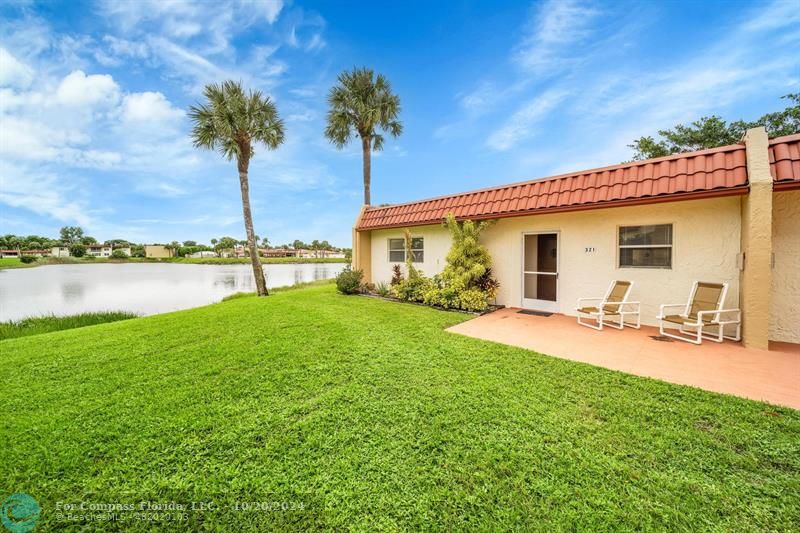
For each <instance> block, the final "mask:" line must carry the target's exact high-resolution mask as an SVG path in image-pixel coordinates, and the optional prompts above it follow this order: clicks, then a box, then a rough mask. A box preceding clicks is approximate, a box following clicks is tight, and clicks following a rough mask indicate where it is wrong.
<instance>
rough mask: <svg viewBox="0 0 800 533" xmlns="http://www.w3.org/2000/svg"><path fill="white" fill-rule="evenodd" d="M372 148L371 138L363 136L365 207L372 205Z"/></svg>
mask: <svg viewBox="0 0 800 533" xmlns="http://www.w3.org/2000/svg"><path fill="white" fill-rule="evenodd" d="M371 148H372V147H371V146H370V138H369V136H368V135H363V136H362V137H361V150H362V151H363V156H364V205H369V204H370V198H369V196H370V194H369V192H370V191H369V184H370V181H371V179H372V176H371V172H372V161H371V160H370V157H371V154H370V152H371Z"/></svg>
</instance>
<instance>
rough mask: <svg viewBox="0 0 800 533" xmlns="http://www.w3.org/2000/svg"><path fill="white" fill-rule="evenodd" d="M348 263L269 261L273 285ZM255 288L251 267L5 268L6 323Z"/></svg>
mask: <svg viewBox="0 0 800 533" xmlns="http://www.w3.org/2000/svg"><path fill="white" fill-rule="evenodd" d="M344 267H345V263H319V264H310V263H309V264H280V265H264V273H265V274H266V276H267V286H268V287H281V286H285V285H294V284H296V283H302V282H306V281H315V280H321V279H329V278H333V277H334V276H336V275H337V274H338V273H339V272H341V270H342V269H343V268H344ZM235 292H255V282H254V281H253V270H252V267H251V266H250V265H249V264H247V265H181V264H152V263H117V264H108V263H106V264H97V265H47V266H41V267H35V268H19V269H7V270H0V321H6V320H18V319H20V318H25V317H29V316H41V315H49V314H54V315H73V314H78V313H84V312H88V311H130V312H133V313H138V314H141V315H154V314H158V313H166V312H169V311H177V310H179V309H188V308H191V307H198V306H201V305H207V304H210V303H214V302H219V301H220V300H222V298H223V297H224V296H227V295H229V294H233V293H235Z"/></svg>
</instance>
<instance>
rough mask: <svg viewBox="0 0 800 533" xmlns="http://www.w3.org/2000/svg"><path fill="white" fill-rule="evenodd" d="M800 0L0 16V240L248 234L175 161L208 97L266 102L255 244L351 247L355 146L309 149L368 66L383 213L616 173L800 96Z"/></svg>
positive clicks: (196, 171)
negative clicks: (698, 130)
mask: <svg viewBox="0 0 800 533" xmlns="http://www.w3.org/2000/svg"><path fill="white" fill-rule="evenodd" d="M798 49H800V9H798V8H797V2H796V0H795V1H788V2H780V1H775V2H732V1H726V2H694V1H692V2H680V1H671V2H624V1H622V2H608V3H595V2H583V1H580V0H558V1H556V0H548V1H543V2H516V3H515V2H467V1H464V2H458V1H447V2H391V3H389V2H368V3H362V4H359V3H356V2H344V1H342V2H339V1H336V2H334V1H328V2H299V1H298V2H286V1H284V2H281V1H280V0H272V1H266V0H215V1H214V2H211V1H204V2H194V3H189V2H181V1H161V0H138V1H133V0H126V1H121V0H115V1H99V2H45V3H36V2H24V1H23V2H19V1H17V2H14V1H12V2H10V3H9V2H5V3H3V4H2V5H1V6H0V226H2V227H1V228H0V233H16V234H44V235H53V236H55V235H56V234H57V232H58V229H59V228H60V227H61V226H63V225H67V224H69V225H74V224H78V225H81V226H83V227H84V228H85V229H86V230H87V232H88V233H89V234H91V235H93V236H95V237H96V238H98V239H101V240H102V239H114V238H124V239H129V240H133V241H137V242H166V241H172V240H180V241H182V240H187V239H192V240H199V241H208V240H209V239H210V238H212V237H219V236H222V235H230V236H234V237H237V238H241V237H242V236H243V235H244V230H243V228H242V221H241V204H240V198H239V189H238V182H237V176H236V172H235V168H234V165H233V164H231V163H228V162H226V161H224V160H223V159H222V158H220V157H219V156H218V155H217V154H215V153H209V152H200V151H197V150H195V149H193V148H192V146H191V143H190V141H189V139H188V133H187V132H188V130H189V124H188V122H187V119H186V108H187V107H188V106H189V105H190V104H192V103H195V102H196V101H197V100H198V99H199V96H200V91H201V90H202V87H203V85H204V84H205V83H208V82H214V81H221V80H223V79H226V78H233V79H240V80H242V81H244V83H245V84H246V85H248V86H250V87H257V88H260V89H262V90H263V91H264V92H266V93H267V94H269V95H271V96H272V97H273V98H274V100H275V101H276V103H277V106H278V109H279V112H280V114H281V116H282V117H283V118H284V119H285V121H286V143H285V144H284V145H283V146H281V147H280V148H279V149H278V150H276V151H274V152H267V151H266V150H265V149H260V150H257V155H256V157H255V159H254V160H253V163H252V165H251V172H250V177H251V195H252V202H253V209H254V220H255V227H256V232H257V233H258V234H259V235H261V236H268V237H269V238H270V240H271V241H272V242H273V243H283V242H290V241H292V240H294V239H296V238H299V239H302V240H311V239H327V240H329V241H331V242H332V243H334V244H337V245H340V246H349V244H350V227H351V226H352V223H353V219H354V217H355V215H356V213H357V212H358V209H359V207H360V203H361V198H362V191H361V161H360V151H359V150H360V147H359V146H357V145H355V144H354V145H353V146H351V147H349V148H348V149H345V150H342V151H339V150H336V149H335V148H334V147H333V146H331V145H330V144H329V143H328V142H327V141H326V140H325V139H324V138H323V135H322V130H323V128H324V118H325V110H326V102H325V97H326V94H327V91H328V89H329V87H330V86H331V85H332V84H333V83H334V82H335V78H336V75H337V73H338V72H340V71H341V70H343V69H346V68H351V67H353V66H362V65H363V66H369V67H372V68H374V69H375V70H377V71H378V72H381V73H383V74H385V75H386V76H387V77H388V78H389V80H390V81H391V82H392V84H393V88H394V90H395V91H396V92H397V93H398V94H399V95H400V97H401V101H402V105H403V111H402V115H401V118H402V121H403V123H404V127H405V131H404V133H403V135H402V137H400V138H399V139H397V140H391V141H389V142H388V143H387V146H386V149H385V150H384V152H382V153H380V154H379V155H377V157H375V159H374V160H373V185H372V199H373V202H374V203H397V202H402V201H408V200H414V199H419V198H425V197H430V196H436V195H440V194H447V193H451V192H459V191H464V190H469V189H473V188H479V187H484V186H489V185H494V184H501V183H508V182H512V181H519V180H524V179H533V178H537V177H545V176H548V175H553V174H556V173H561V172H566V171H570V170H578V169H586V168H591V167H596V166H602V165H606V164H614V163H618V162H620V161H622V160H625V159H629V158H630V156H631V151H630V149H629V148H627V146H626V145H627V144H629V143H630V142H631V141H632V140H633V139H635V138H637V137H639V136H641V135H646V134H654V133H655V132H656V131H657V130H658V129H660V128H665V127H671V126H673V125H674V124H676V123H679V122H685V121H689V120H693V119H696V118H698V117H700V116H703V115H710V114H718V115H721V116H723V117H724V118H727V119H739V118H745V119H753V118H756V117H758V116H760V115H761V114H763V113H765V112H768V111H773V110H776V109H779V108H783V107H784V102H783V101H781V100H780V99H779V97H780V96H782V95H784V94H786V93H788V92H797V91H798V90H800V54H798V53H797V50H798Z"/></svg>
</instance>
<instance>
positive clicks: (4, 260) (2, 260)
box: [0, 257, 30, 269]
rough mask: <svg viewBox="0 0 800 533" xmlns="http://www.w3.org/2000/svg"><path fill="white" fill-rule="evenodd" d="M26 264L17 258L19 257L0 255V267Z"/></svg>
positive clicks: (16, 266) (23, 265)
mask: <svg viewBox="0 0 800 533" xmlns="http://www.w3.org/2000/svg"><path fill="white" fill-rule="evenodd" d="M27 266H30V265H26V264H25V263H23V262H22V261H20V260H19V257H0V269H3V268H24V267H27Z"/></svg>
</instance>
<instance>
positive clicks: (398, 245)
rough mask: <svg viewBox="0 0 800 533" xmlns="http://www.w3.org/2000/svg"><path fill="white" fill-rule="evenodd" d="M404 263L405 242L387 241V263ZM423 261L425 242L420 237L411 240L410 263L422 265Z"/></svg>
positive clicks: (399, 240) (403, 240)
mask: <svg viewBox="0 0 800 533" xmlns="http://www.w3.org/2000/svg"><path fill="white" fill-rule="evenodd" d="M405 261H406V240H405V239H389V262H390V263H405ZM423 261H425V242H424V239H423V238H422V237H414V238H412V239H411V262H412V263H422V262H423Z"/></svg>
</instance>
